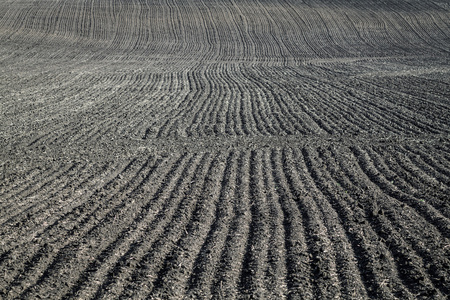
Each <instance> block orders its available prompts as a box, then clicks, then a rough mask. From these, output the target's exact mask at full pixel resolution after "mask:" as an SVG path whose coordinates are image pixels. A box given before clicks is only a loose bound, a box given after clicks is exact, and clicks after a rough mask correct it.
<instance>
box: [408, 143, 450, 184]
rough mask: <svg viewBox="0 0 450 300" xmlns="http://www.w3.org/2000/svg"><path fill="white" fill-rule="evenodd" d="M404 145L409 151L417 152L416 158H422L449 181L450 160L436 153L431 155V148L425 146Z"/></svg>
mask: <svg viewBox="0 0 450 300" xmlns="http://www.w3.org/2000/svg"><path fill="white" fill-rule="evenodd" d="M404 147H405V148H406V149H407V150H408V152H411V153H413V154H415V158H417V159H420V160H422V161H423V162H424V163H426V164H427V165H428V167H429V168H431V169H432V170H434V171H435V172H437V173H438V174H439V175H440V177H441V178H443V179H444V180H446V181H447V182H448V180H450V163H449V162H448V161H447V162H445V161H444V160H443V159H442V158H440V157H439V155H436V154H434V153H433V155H431V154H430V152H429V149H427V148H425V147H412V146H411V145H404Z"/></svg>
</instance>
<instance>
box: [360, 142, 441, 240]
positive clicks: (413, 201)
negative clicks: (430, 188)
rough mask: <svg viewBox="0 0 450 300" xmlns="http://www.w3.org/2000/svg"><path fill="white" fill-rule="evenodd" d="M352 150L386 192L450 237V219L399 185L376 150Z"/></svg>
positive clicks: (362, 165)
mask: <svg viewBox="0 0 450 300" xmlns="http://www.w3.org/2000/svg"><path fill="white" fill-rule="evenodd" d="M352 151H353V153H354V155H355V156H356V157H357V159H358V164H359V165H360V167H361V168H362V169H363V170H364V172H365V173H366V175H367V177H369V178H370V180H371V181H372V182H374V183H375V184H376V185H377V186H378V187H379V188H380V189H381V190H383V192H384V193H386V194H387V195H389V196H391V197H392V198H394V199H396V200H397V201H399V202H400V203H403V204H404V205H407V206H408V207H410V208H412V209H414V210H415V211H416V212H417V213H418V214H419V215H420V216H421V217H423V218H424V219H425V220H427V222H428V223H429V224H430V226H433V227H434V228H436V230H438V231H440V232H442V234H443V235H444V236H447V237H450V220H449V219H448V218H446V217H444V216H443V215H442V213H441V212H440V211H438V210H436V209H435V208H434V207H432V206H431V205H429V204H427V203H424V201H421V199H418V198H416V197H415V196H413V195H411V194H408V193H407V192H405V191H403V190H402V189H401V188H400V187H398V186H397V185H396V182H395V181H394V179H395V177H396V175H395V174H393V173H391V172H389V170H388V169H387V168H386V167H385V165H384V163H383V162H382V161H381V160H380V159H379V157H378V156H377V155H376V154H375V153H374V152H372V151H370V149H364V150H362V149H361V148H360V147H352Z"/></svg>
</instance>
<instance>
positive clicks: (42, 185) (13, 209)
mask: <svg viewBox="0 0 450 300" xmlns="http://www.w3.org/2000/svg"><path fill="white" fill-rule="evenodd" d="M77 165H78V166H77ZM82 169H83V167H80V166H79V164H71V165H68V166H65V167H62V168H60V169H59V170H57V171H54V172H51V173H47V174H46V173H44V174H41V176H42V177H41V176H40V178H39V180H38V181H37V182H36V181H35V182H33V183H32V184H28V185H25V186H26V188H25V189H23V190H22V191H19V192H18V193H14V194H12V195H10V196H9V197H5V198H2V199H4V201H5V202H6V203H9V205H8V207H3V208H2V218H6V217H8V219H3V220H2V221H1V222H2V225H7V224H8V223H9V224H10V226H13V224H14V218H15V216H16V215H17V214H21V213H24V212H27V211H28V210H30V209H31V208H33V207H35V206H37V205H39V203H40V202H46V200H47V199H46V195H47V194H48V193H51V192H52V191H54V190H59V189H60V188H61V187H63V186H64V185H67V180H68V179H67V178H66V177H67V176H73V175H74V174H76V173H78V172H79V171H80V170H82ZM45 175H47V176H45ZM44 176H45V177H44ZM44 205H45V204H44ZM17 207H20V210H19V209H18V208H17ZM3 213H4V214H3Z"/></svg>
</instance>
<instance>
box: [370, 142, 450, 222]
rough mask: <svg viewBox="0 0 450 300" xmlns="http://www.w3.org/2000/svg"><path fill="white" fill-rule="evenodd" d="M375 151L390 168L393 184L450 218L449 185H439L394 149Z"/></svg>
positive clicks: (404, 155)
mask: <svg viewBox="0 0 450 300" xmlns="http://www.w3.org/2000/svg"><path fill="white" fill-rule="evenodd" d="M374 150H375V152H376V153H377V154H378V155H380V156H381V159H382V160H383V163H384V165H386V167H388V168H389V169H390V170H389V171H388V172H389V173H390V178H393V181H394V183H395V185H396V186H397V187H398V188H399V189H401V190H402V191H405V192H407V193H408V194H410V195H413V196H414V197H415V198H417V199H420V201H422V202H426V203H428V204H430V205H432V206H433V207H434V208H436V209H437V210H438V211H439V212H441V213H442V214H443V216H445V217H446V218H447V219H450V211H449V209H450V207H449V205H450V203H448V199H449V197H448V196H445V195H450V187H449V186H445V185H441V184H440V183H439V181H438V180H436V179H435V178H433V177H431V176H429V175H428V174H427V173H424V172H422V171H421V170H420V169H419V168H417V166H415V165H414V164H413V163H412V162H411V161H410V160H409V159H408V157H407V154H402V152H400V151H399V150H397V149H395V152H394V153H391V151H389V152H388V153H385V152H384V151H383V149H379V148H375V149H374Z"/></svg>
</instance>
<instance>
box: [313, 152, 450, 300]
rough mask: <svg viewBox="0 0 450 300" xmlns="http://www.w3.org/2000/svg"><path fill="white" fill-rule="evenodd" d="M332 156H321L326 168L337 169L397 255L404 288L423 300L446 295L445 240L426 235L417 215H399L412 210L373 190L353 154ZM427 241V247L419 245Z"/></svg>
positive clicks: (433, 233)
mask: <svg viewBox="0 0 450 300" xmlns="http://www.w3.org/2000/svg"><path fill="white" fill-rule="evenodd" d="M332 152H333V153H332V156H333V157H332V156H330V154H328V153H326V152H322V153H321V154H320V155H321V156H322V157H323V158H324V159H325V160H326V163H327V166H334V165H337V166H338V169H337V172H336V175H335V176H334V178H335V180H336V181H337V182H338V183H339V184H341V185H342V186H343V187H344V188H345V189H346V190H347V191H348V192H349V193H350V194H352V195H357V196H358V198H357V199H358V200H357V201H358V203H357V204H356V205H357V206H358V207H359V208H362V209H363V211H364V214H365V217H366V218H367V221H368V222H369V223H370V224H371V226H372V228H373V229H374V230H375V231H376V232H377V234H378V235H379V236H380V238H381V239H380V242H382V243H385V244H386V246H387V247H388V248H389V249H390V251H391V253H392V254H393V255H394V260H395V262H396V264H397V268H399V271H400V272H399V274H400V277H401V278H402V281H403V282H404V284H406V285H407V286H408V287H409V289H410V290H411V291H413V292H414V293H415V294H416V295H420V296H421V297H431V296H433V297H437V298H439V297H441V295H439V290H440V291H441V292H442V293H443V294H447V293H448V287H449V286H448V282H446V280H445V279H444V278H445V271H444V270H445V269H446V268H447V267H446V266H447V265H448V264H449V261H448V260H445V259H444V260H442V259H443V258H444V257H445V250H444V249H443V247H442V246H443V244H444V245H445V239H446V238H443V236H442V235H441V232H439V230H436V229H434V228H429V227H428V226H427V227H428V228H429V230H427V231H425V232H424V231H423V227H424V226H426V225H424V223H427V221H425V219H423V218H421V217H420V216H418V215H417V214H415V215H414V214H407V213H399V210H400V211H405V210H409V209H410V208H409V207H407V206H405V205H404V204H403V203H402V202H400V201H398V200H396V199H395V198H391V197H389V196H388V195H386V193H385V191H384V190H383V189H380V188H377V187H376V186H374V183H373V180H372V179H371V178H370V177H369V176H367V174H365V173H364V168H361V169H360V168H355V163H358V164H359V162H355V160H349V159H348V155H350V156H351V155H352V154H346V157H345V158H342V157H340V156H341V155H342V154H341V155H339V154H337V153H336V152H334V151H332ZM355 158H357V157H355ZM332 163H334V164H332ZM339 168H341V170H342V171H339ZM343 175H344V176H343ZM374 199H377V200H374ZM399 207H401V208H399ZM413 224H414V225H413ZM424 238H425V239H426V240H427V245H425V244H423V243H421V242H420V240H423V239H424ZM439 254H441V255H442V258H440V256H439ZM438 266H442V267H443V268H441V267H438ZM424 270H425V271H426V272H428V274H427V273H424Z"/></svg>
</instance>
